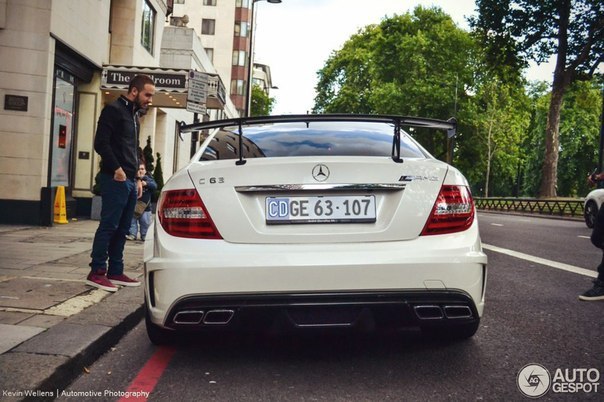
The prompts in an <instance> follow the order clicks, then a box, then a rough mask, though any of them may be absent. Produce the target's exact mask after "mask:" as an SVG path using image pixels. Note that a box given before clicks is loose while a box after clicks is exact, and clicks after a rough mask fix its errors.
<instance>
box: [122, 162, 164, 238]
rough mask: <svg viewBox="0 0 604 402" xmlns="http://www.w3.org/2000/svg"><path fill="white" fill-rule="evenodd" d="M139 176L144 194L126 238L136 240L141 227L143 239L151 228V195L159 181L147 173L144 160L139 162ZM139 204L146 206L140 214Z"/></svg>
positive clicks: (139, 201) (135, 210)
mask: <svg viewBox="0 0 604 402" xmlns="http://www.w3.org/2000/svg"><path fill="white" fill-rule="evenodd" d="M138 177H140V179H141V184H142V185H143V195H142V197H141V198H140V199H139V200H138V202H137V206H136V208H135V209H134V216H133V217H132V224H131V225H130V232H129V233H128V234H127V235H126V239H127V240H136V235H137V233H138V232H139V229H140V233H141V240H142V241H145V237H146V236H147V230H148V229H149V225H151V197H152V196H153V193H154V192H155V190H157V183H155V180H153V177H151V175H149V174H147V168H146V167H145V163H144V162H139V164H138ZM138 204H141V205H143V206H144V207H145V208H144V210H142V211H141V213H140V214H139V213H138V211H137V210H138V208H139V205H138Z"/></svg>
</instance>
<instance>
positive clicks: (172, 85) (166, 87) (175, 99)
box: [101, 65, 226, 109]
mask: <svg viewBox="0 0 604 402" xmlns="http://www.w3.org/2000/svg"><path fill="white" fill-rule="evenodd" d="M137 74H146V75H148V76H149V77H151V79H153V81H154V82H155V96H154V97H153V104H152V105H153V106H156V107H169V108H182V109H185V108H186V105H187V95H188V92H189V70H176V69H169V68H160V67H134V66H112V65H106V66H103V73H102V77H101V89H102V90H103V92H104V93H105V95H106V96H107V97H108V99H107V100H109V101H110V100H113V99H115V98H117V97H119V96H120V95H125V94H126V93H127V91H128V85H129V83H130V80H131V79H132V78H133V77H134V76H135V75H137ZM201 74H206V75H207V78H208V97H207V104H206V107H207V108H208V109H223V108H224V106H225V104H226V89H225V87H224V84H223V83H222V80H221V79H220V77H219V76H218V75H217V74H210V73H201Z"/></svg>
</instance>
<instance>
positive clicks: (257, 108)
mask: <svg viewBox="0 0 604 402" xmlns="http://www.w3.org/2000/svg"><path fill="white" fill-rule="evenodd" d="M274 105H275V98H271V97H270V96H268V94H267V93H266V92H264V90H263V89H262V88H261V87H260V85H257V84H254V85H253V86H252V109H251V115H252V116H268V115H270V114H271V112H272V111H273V107H274Z"/></svg>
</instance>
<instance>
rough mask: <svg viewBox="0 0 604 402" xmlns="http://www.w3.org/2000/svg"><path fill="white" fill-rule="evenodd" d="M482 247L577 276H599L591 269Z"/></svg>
mask: <svg viewBox="0 0 604 402" xmlns="http://www.w3.org/2000/svg"><path fill="white" fill-rule="evenodd" d="M482 247H483V248H485V249H486V250H491V251H494V252H496V253H501V254H506V255H509V256H512V257H516V258H520V259H521V260H526V261H530V262H534V263H535V264H541V265H547V266H548V267H552V268H556V269H561V270H563V271H568V272H573V273H575V274H579V275H584V276H589V277H590V278H595V277H597V276H598V273H597V272H596V271H590V270H589V269H585V268H580V267H575V266H574V265H569V264H564V263H562V262H556V261H551V260H546V259H545V258H540V257H535V256H533V255H530V254H524V253H520V252H518V251H514V250H508V249H507V248H501V247H497V246H492V245H490V244H484V243H482Z"/></svg>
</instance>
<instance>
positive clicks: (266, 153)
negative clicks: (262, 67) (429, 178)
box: [201, 120, 431, 160]
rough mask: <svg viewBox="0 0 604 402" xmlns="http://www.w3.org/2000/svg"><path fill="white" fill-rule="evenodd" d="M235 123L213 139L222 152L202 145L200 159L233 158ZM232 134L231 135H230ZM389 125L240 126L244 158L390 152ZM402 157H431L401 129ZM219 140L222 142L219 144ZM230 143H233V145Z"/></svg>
mask: <svg viewBox="0 0 604 402" xmlns="http://www.w3.org/2000/svg"><path fill="white" fill-rule="evenodd" d="M238 132H239V127H224V128H222V129H221V130H220V131H218V132H217V133H216V135H215V137H214V138H213V140H214V139H218V140H219V141H217V142H216V143H215V144H216V145H215V147H216V148H219V149H220V150H221V151H223V152H222V154H219V155H217V154H216V153H215V151H216V150H215V149H206V150H205V151H204V154H203V156H202V158H201V159H202V160H204V159H208V160H209V159H235V158H237V157H238V156H239V153H238V150H239V145H238V144H239V136H238V134H237V133H238ZM233 136H235V138H234V139H233ZM392 137H393V132H392V125H391V124H387V123H372V122H313V121H312V120H311V121H310V123H284V124H281V125H279V124H267V125H264V126H254V125H250V126H243V138H242V144H243V145H244V151H243V157H244V158H263V157H281V156H289V157H291V156H321V157H322V156H340V155H341V156H357V155H358V156H376V157H387V156H391V155H392V139H393V138H392ZM400 141H401V142H400V144H401V156H402V157H403V158H431V156H429V155H426V154H424V152H423V151H422V149H421V148H420V147H419V146H418V145H417V143H416V142H415V140H413V139H411V138H410V137H409V136H407V134H406V133H405V132H401V139H400ZM219 144H223V145H219ZM233 144H234V145H233Z"/></svg>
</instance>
